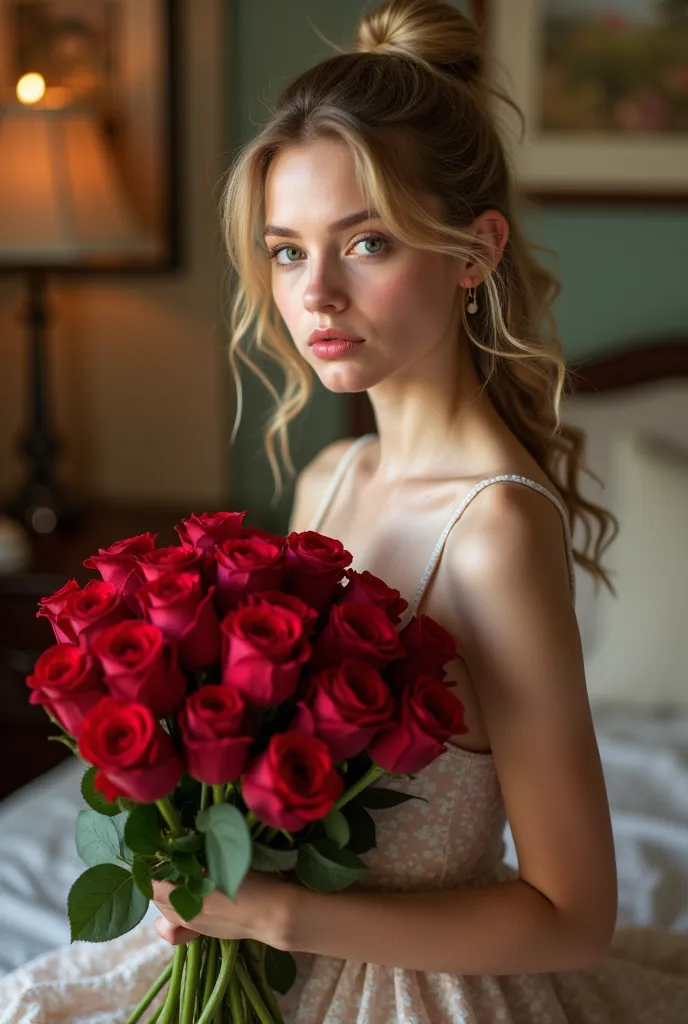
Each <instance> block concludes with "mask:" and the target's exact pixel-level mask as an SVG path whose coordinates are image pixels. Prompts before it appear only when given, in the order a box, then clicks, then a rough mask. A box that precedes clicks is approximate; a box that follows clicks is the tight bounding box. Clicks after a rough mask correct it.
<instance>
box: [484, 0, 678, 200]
mask: <svg viewBox="0 0 688 1024" xmlns="http://www.w3.org/2000/svg"><path fill="white" fill-rule="evenodd" d="M672 12H673V14H672ZM472 15H473V18H474V20H475V21H476V23H477V24H478V25H479V26H480V27H481V28H482V31H483V33H484V38H485V45H486V50H487V55H488V58H487V59H488V73H489V74H490V75H491V77H492V78H493V81H494V82H495V83H497V84H499V85H500V86H502V87H503V88H504V89H505V91H506V92H507V93H508V95H510V96H511V98H512V99H513V100H514V101H515V102H516V104H517V105H518V107H519V109H520V110H521V112H522V114H523V116H524V118H525V126H523V125H522V123H521V121H520V119H519V117H518V115H517V114H516V112H514V111H512V110H510V109H509V108H508V107H507V105H506V104H503V103H499V104H498V106H497V105H496V106H495V113H496V114H498V118H499V122H500V125H501V126H502V127H503V129H504V132H503V137H504V139H505V142H506V144H507V149H508V151H509V155H510V159H511V162H512V166H513V168H514V171H515V174H516V178H517V181H518V182H519V184H520V186H521V189H522V191H523V192H524V193H525V194H526V196H527V197H528V198H531V199H534V200H536V201H540V200H542V201H545V202H547V203H557V202H559V203H580V202H586V203H605V204H610V203H642V204H646V205H657V204H659V205H664V204H685V203H688V56H686V55H688V2H687V0H582V2H581V0H517V2H515V0H473V3H472ZM672 18H673V20H672Z"/></svg>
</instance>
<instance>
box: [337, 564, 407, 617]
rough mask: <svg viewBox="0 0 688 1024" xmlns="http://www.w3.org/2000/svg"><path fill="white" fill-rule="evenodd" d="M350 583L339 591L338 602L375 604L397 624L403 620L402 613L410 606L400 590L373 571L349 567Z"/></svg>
mask: <svg viewBox="0 0 688 1024" xmlns="http://www.w3.org/2000/svg"><path fill="white" fill-rule="evenodd" d="M345 575H346V577H347V579H348V581H349V582H348V583H347V585H346V586H345V587H341V588H340V589H339V591H338V592H337V597H336V601H337V604H375V605H377V606H378V608H382V610H383V612H385V614H386V615H387V617H388V618H389V619H390V620H391V621H392V622H393V623H394V624H395V625H396V623H397V622H400V621H401V616H402V613H403V612H405V611H406V609H407V608H408V601H405V600H404V598H403V597H402V596H401V594H400V593H399V591H398V590H393V589H392V588H391V587H388V586H387V584H386V583H384V582H383V581H382V580H381V579H378V577H377V576H373V574H372V572H368V571H367V570H365V571H364V572H356V571H355V570H354V569H347V570H346V573H345Z"/></svg>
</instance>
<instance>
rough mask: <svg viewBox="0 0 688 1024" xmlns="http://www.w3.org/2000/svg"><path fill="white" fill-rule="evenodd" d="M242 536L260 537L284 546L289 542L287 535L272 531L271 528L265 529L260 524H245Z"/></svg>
mask: <svg viewBox="0 0 688 1024" xmlns="http://www.w3.org/2000/svg"><path fill="white" fill-rule="evenodd" d="M242 537H260V538H261V540H269V541H270V542H271V543H272V544H279V545H280V547H282V548H283V547H285V546H286V543H287V539H286V537H280V536H279V535H278V534H276V533H270V531H269V530H263V529H261V528H260V526H245V527H244V529H243V533H242Z"/></svg>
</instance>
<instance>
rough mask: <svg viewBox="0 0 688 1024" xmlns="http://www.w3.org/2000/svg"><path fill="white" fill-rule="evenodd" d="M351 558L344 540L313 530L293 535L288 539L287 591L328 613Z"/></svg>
mask: <svg viewBox="0 0 688 1024" xmlns="http://www.w3.org/2000/svg"><path fill="white" fill-rule="evenodd" d="M351 557H352V556H351V555H350V553H349V552H348V551H346V550H345V548H344V546H343V545H342V544H341V542H340V541H338V540H334V539H333V538H332V537H325V536H323V535H322V534H320V533H315V532H314V531H313V530H306V531H305V532H304V533H290V534H289V537H288V538H287V549H286V554H285V558H286V566H287V572H286V575H285V577H284V583H283V588H284V590H286V591H287V593H288V594H295V595H296V597H300V598H301V600H302V601H305V602H306V604H307V605H309V606H310V607H311V608H315V610H316V611H317V612H319V613H320V612H323V611H325V610H326V609H327V608H328V607H329V606H330V603H331V601H332V597H333V595H334V590H335V587H336V585H337V583H338V582H339V580H341V579H342V577H343V576H344V570H345V569H346V567H347V565H350V564H351Z"/></svg>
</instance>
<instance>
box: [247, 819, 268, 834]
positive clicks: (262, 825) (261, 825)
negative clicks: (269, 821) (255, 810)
mask: <svg viewBox="0 0 688 1024" xmlns="http://www.w3.org/2000/svg"><path fill="white" fill-rule="evenodd" d="M247 820H248V819H247ZM249 828H250V826H249ZM266 828H267V825H266V824H265V822H264V821H261V822H260V823H259V824H258V828H257V829H256V831H255V832H253V833H252V836H253V838H254V839H257V838H258V836H259V835H260V834H261V832H264V831H265V829H266Z"/></svg>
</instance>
